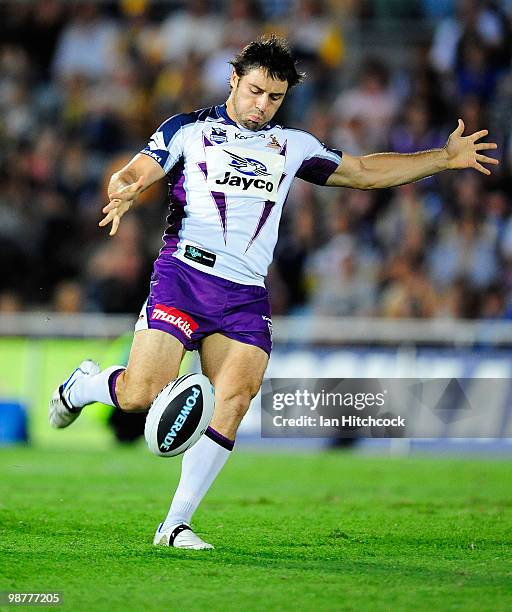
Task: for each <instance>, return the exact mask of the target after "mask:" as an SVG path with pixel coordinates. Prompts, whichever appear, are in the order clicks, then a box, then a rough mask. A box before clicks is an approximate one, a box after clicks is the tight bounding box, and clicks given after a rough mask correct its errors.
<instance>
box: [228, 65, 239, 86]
mask: <svg viewBox="0 0 512 612" xmlns="http://www.w3.org/2000/svg"><path fill="white" fill-rule="evenodd" d="M239 79H240V77H239V76H238V74H237V73H236V70H235V69H234V68H232V69H231V76H230V77H229V85H230V87H231V88H233V89H234V88H235V87H236V85H237V83H238V81H239Z"/></svg>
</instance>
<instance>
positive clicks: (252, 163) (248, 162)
mask: <svg viewBox="0 0 512 612" xmlns="http://www.w3.org/2000/svg"><path fill="white" fill-rule="evenodd" d="M224 152H225V153H227V154H228V155H229V156H231V163H230V164H229V165H230V166H231V167H232V168H234V169H235V170H238V172H241V173H242V174H246V175H247V176H270V172H267V166H265V164H264V163H263V162H260V161H258V160H257V159H253V158H252V157H242V156H241V155H236V153H231V152H230V151H226V149H224Z"/></svg>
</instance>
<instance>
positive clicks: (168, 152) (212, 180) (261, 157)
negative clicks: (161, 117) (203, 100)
mask: <svg viewBox="0 0 512 612" xmlns="http://www.w3.org/2000/svg"><path fill="white" fill-rule="evenodd" d="M141 152H142V153H144V154H146V155H149V156H150V157H152V158H153V159H154V160H156V161H157V162H158V163H159V164H160V165H161V166H162V168H163V169H164V171H165V172H166V174H168V178H169V197H170V215H169V217H168V223H169V227H168V228H167V230H166V232H165V234H164V243H165V246H164V247H163V248H162V250H161V256H165V255H172V256H173V257H177V258H178V259H180V260H182V261H183V262H185V263H187V264H188V265H190V266H193V267H194V268H197V269H198V270H202V271H203V272H207V273H209V274H213V275H214V276H219V277H221V278H224V279H227V280H231V281H234V282H237V283H241V284H244V285H259V286H264V280H265V276H266V274H267V269H268V266H269V265H270V262H271V261H272V256H273V252H274V247H275V244H276V242H277V234H278V228H279V220H280V218H281V212H282V209H283V205H284V202H285V200H286V196H287V195H288V191H289V189H290V185H291V183H292V180H293V178H294V177H295V176H298V177H299V178H302V179H304V180H306V181H309V182H311V183H315V184H317V185H325V183H326V181H327V179H328V178H329V176H330V175H331V174H332V173H333V172H334V171H335V170H336V168H337V167H338V165H339V164H340V162H341V152H339V151H334V150H332V149H328V148H327V147H325V146H324V145H323V144H322V143H321V142H320V141H318V140H317V139H316V138H315V137H314V136H312V135H311V134H309V133H308V132H304V131H301V130H294V129H290V128H284V127H281V126H279V125H277V124H275V123H272V122H271V123H268V124H267V125H266V126H265V127H264V128H263V129H262V130H260V131H258V132H253V131H251V130H248V129H246V128H244V127H242V126H240V125H238V124H237V123H235V122H234V121H233V120H232V119H230V118H229V116H228V114H227V112H226V106H225V105H222V106H214V107H212V108H208V109H202V110H199V111H194V112H193V113H189V114H180V115H176V116H174V117H171V118H170V119H167V121H165V122H164V123H163V124H162V125H161V126H160V127H159V128H158V130H157V131H156V132H155V133H154V134H153V136H152V137H151V140H150V141H149V143H148V145H147V147H146V148H145V149H143V150H142V151H141Z"/></svg>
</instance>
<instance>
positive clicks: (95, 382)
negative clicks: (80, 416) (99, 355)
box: [69, 365, 125, 408]
mask: <svg viewBox="0 0 512 612" xmlns="http://www.w3.org/2000/svg"><path fill="white" fill-rule="evenodd" d="M124 370H125V367H124V366H120V365H115V366H111V367H110V368H107V369H106V370H103V371H102V372H100V373H99V374H93V375H92V376H82V378H79V379H78V380H77V381H76V383H75V384H74V385H73V386H72V387H71V389H70V390H69V401H70V403H71V405H72V406H76V407H77V408H78V407H81V406H85V405H87V404H91V403H92V402H101V403H102V404H107V405H108V406H117V407H119V403H118V401H117V397H116V393H115V383H116V380H117V377H118V376H119V374H121V372H123V371H124Z"/></svg>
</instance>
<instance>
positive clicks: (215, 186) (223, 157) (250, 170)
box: [205, 142, 285, 202]
mask: <svg viewBox="0 0 512 612" xmlns="http://www.w3.org/2000/svg"><path fill="white" fill-rule="evenodd" d="M254 144H256V142H254ZM262 146H264V143H262ZM205 153H206V165H207V169H208V173H207V183H208V188H209V189H210V190H211V191H217V192H221V193H225V194H227V195H230V194H232V195H239V196H244V197H257V198H258V199H260V200H261V199H264V200H269V201H271V202H275V201H276V199H277V189H278V186H279V180H280V178H281V175H282V173H283V171H284V163H285V158H284V156H283V155H276V154H275V153H273V152H272V153H271V152H270V151H269V150H268V149H266V150H265V149H263V150H260V149H259V148H254V147H248V146H247V147H242V146H235V145H225V146H223V147H206V149H205Z"/></svg>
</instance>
